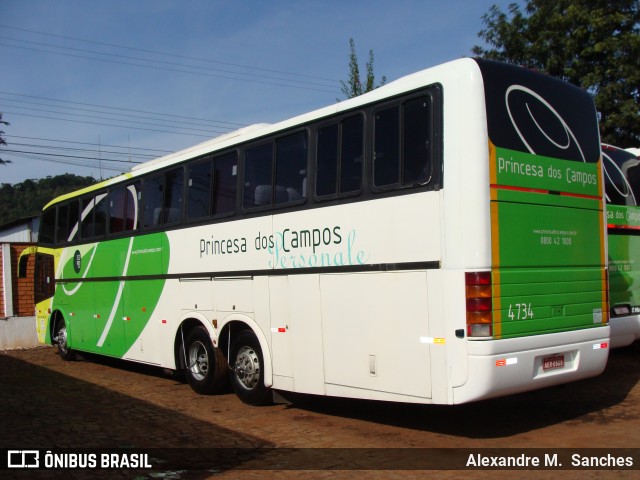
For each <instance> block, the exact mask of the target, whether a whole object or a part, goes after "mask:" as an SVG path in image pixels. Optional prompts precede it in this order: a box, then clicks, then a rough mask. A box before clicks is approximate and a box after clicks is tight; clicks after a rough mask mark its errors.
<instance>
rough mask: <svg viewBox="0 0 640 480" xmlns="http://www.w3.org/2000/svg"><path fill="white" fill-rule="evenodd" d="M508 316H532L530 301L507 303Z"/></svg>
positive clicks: (525, 318) (516, 317)
mask: <svg viewBox="0 0 640 480" xmlns="http://www.w3.org/2000/svg"><path fill="white" fill-rule="evenodd" d="M509 318H510V319H511V320H527V319H530V318H533V310H532V309H531V304H530V303H516V304H511V303H510V304H509Z"/></svg>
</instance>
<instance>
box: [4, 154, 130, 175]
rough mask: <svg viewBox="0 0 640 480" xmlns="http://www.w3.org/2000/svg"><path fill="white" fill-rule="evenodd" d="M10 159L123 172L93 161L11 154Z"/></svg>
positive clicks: (120, 169)
mask: <svg viewBox="0 0 640 480" xmlns="http://www.w3.org/2000/svg"><path fill="white" fill-rule="evenodd" d="M12 157H16V158H21V159H24V160H35V161H39V162H49V163H56V164H63V165H74V166H78V167H86V168H102V169H103V170H109V171H110V172H118V173H122V172H124V171H125V170H123V169H122V168H116V167H115V166H110V165H108V164H107V165H102V166H100V165H99V163H95V162H94V161H89V162H87V161H81V160H72V159H52V158H43V157H33V156H31V155H29V154H21V153H12ZM7 159H8V160H12V159H10V158H7ZM12 161H13V160H12Z"/></svg>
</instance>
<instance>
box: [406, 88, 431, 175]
mask: <svg viewBox="0 0 640 480" xmlns="http://www.w3.org/2000/svg"><path fill="white" fill-rule="evenodd" d="M431 130H432V128H431V102H430V99H429V98H428V97H419V98H414V99H411V100H409V101H407V102H405V103H404V105H403V132H402V135H403V138H402V140H403V145H402V147H403V148H402V161H403V169H402V183H403V184H405V185H406V184H415V183H424V182H426V181H428V180H429V179H430V178H431V165H432V161H431V142H430V138H431Z"/></svg>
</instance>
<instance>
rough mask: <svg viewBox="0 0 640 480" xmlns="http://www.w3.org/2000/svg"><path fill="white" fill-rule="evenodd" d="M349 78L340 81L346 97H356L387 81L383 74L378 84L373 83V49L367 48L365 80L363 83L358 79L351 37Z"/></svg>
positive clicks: (354, 46) (358, 69)
mask: <svg viewBox="0 0 640 480" xmlns="http://www.w3.org/2000/svg"><path fill="white" fill-rule="evenodd" d="M349 49H350V53H349V80H347V81H346V82H345V81H342V80H341V81H340V85H341V91H342V93H343V94H344V95H345V97H347V98H353V97H357V96H358V95H362V94H363V93H367V92H370V91H371V90H374V89H376V88H378V87H380V86H382V85H384V84H385V83H386V81H387V78H386V77H385V76H383V77H382V81H381V82H380V85H376V84H375V76H374V74H373V50H369V61H368V62H367V64H366V70H367V80H366V82H365V84H364V85H363V84H362V82H361V80H360V68H359V67H358V56H357V55H356V44H355V42H354V41H353V38H350V39H349Z"/></svg>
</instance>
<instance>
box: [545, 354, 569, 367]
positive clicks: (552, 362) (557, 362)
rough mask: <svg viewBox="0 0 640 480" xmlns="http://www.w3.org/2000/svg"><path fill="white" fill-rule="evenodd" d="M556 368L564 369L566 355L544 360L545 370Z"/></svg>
mask: <svg viewBox="0 0 640 480" xmlns="http://www.w3.org/2000/svg"><path fill="white" fill-rule="evenodd" d="M556 368H564V355H553V356H552V357H545V358H543V359H542V369H543V370H555V369H556Z"/></svg>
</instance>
